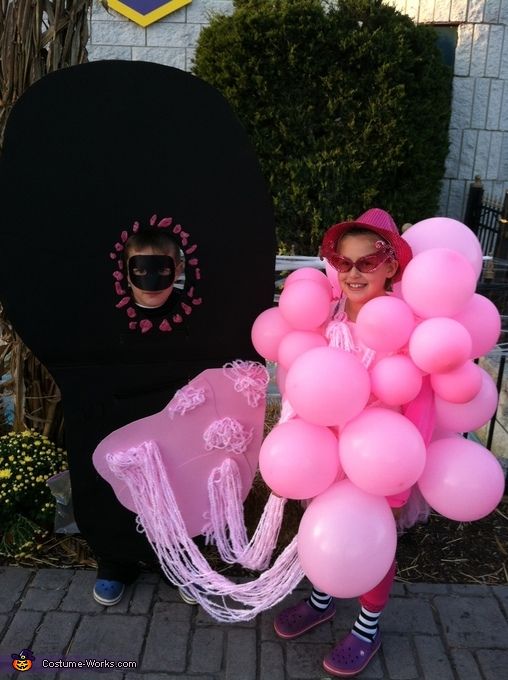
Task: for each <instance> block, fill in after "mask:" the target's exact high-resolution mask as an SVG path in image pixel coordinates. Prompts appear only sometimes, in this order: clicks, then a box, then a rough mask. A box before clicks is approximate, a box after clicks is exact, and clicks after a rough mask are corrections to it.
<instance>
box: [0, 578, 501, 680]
mask: <svg viewBox="0 0 508 680" xmlns="http://www.w3.org/2000/svg"><path fill="white" fill-rule="evenodd" d="M94 579H95V572H93V571H74V570H63V569H41V570H39V571H34V570H31V569H24V568H20V567H3V568H0V677H1V678H4V677H5V678H19V677H23V678H26V680H36V679H37V678H40V679H41V680H53V679H54V678H55V679H58V680H80V679H81V678H83V679H86V680H88V679H89V678H91V680H93V679H94V678H97V679H98V680H141V679H142V680H183V679H185V678H188V679H189V680H190V679H192V680H311V679H312V680H320V679H321V678H327V677H329V676H328V675H327V674H326V672H325V671H324V670H323V669H322V667H321V660H322V658H323V656H324V655H325V653H326V652H327V651H328V649H329V648H330V647H331V646H332V645H333V644H334V643H335V641H336V640H337V639H338V638H339V637H340V636H341V635H342V634H344V633H345V632H346V631H347V630H348V629H349V627H350V625H351V624H352V622H353V620H354V618H355V615H356V612H357V604H356V602H355V601H354V600H342V601H340V602H339V603H338V605H339V606H338V611H337V615H336V617H335V620H334V621H333V622H328V623H326V624H324V625H323V626H321V627H320V628H318V629H315V630H314V631H311V632H310V633H308V634H307V635H305V636H304V637H302V638H299V639H298V640H295V641H293V642H284V641H283V640H280V639H278V638H277V636H276V635H275V633H274V632H273V628H272V619H273V614H274V611H278V609H279V608H282V607H285V606H287V605H288V604H290V603H292V602H294V601H296V600H298V599H299V598H301V597H303V596H304V595H306V594H307V593H308V587H307V585H306V584H305V583H303V584H302V585H301V588H298V589H297V590H295V592H294V593H292V595H291V596H289V597H288V598H287V600H286V601H285V602H284V603H283V604H281V605H279V606H278V608H277V609H276V610H275V609H274V610H272V611H270V612H264V613H263V614H262V615H260V616H258V617H257V619H255V620H254V621H251V622H248V623H243V624H236V625H229V624H219V623H217V622H215V621H214V620H212V619H211V618H210V617H209V616H208V615H207V614H205V612H203V610H202V609H200V608H199V607H195V606H194V607H193V606H189V605H186V604H184V603H183V602H182V601H181V600H180V598H179V596H178V593H177V591H176V590H174V589H172V588H170V587H169V586H168V585H167V584H166V583H164V581H163V580H162V579H161V578H160V576H159V575H157V574H153V573H145V574H142V576H141V577H140V578H139V579H138V581H137V582H136V583H135V584H133V585H132V586H131V587H130V588H129V589H128V592H127V594H126V596H125V597H124V599H123V600H122V602H120V604H118V605H116V606H114V607H109V608H106V607H102V606H100V605H98V604H96V603H95V602H94V600H93V599H92V596H91V591H92V587H93V583H94ZM381 629H382V632H383V646H382V649H381V652H380V653H379V654H378V655H377V657H376V658H375V659H374V660H373V661H372V663H371V664H370V665H369V666H368V668H367V669H365V671H364V672H363V673H362V674H361V675H360V676H358V677H360V678H365V679H367V678H368V679H369V680H416V679H418V680H505V679H506V678H508V586H493V587H489V586H475V585H468V586H460V585H432V584H425V583H423V584H405V583H404V584H403V583H400V582H397V583H396V584H395V587H394V591H393V596H392V598H391V601H390V604H389V606H388V608H387V609H386V611H385V612H384V613H383V616H382V619H381ZM23 649H29V650H31V651H32V653H33V655H34V657H35V660H34V662H33V666H32V668H31V669H30V670H28V671H24V672H19V671H15V670H14V669H13V668H12V665H11V664H12V659H11V654H19V653H20V652H21V650H23ZM69 662H72V663H73V664H78V663H81V668H71V667H69V666H65V663H67V664H68V663H69ZM117 662H120V663H121V664H122V667H121V668H120V667H118V665H117V666H116V667H114V666H112V665H111V664H113V663H117ZM42 666H45V668H44V669H43V668H42Z"/></svg>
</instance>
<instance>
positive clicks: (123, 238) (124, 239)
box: [120, 231, 129, 243]
mask: <svg viewBox="0 0 508 680" xmlns="http://www.w3.org/2000/svg"><path fill="white" fill-rule="evenodd" d="M120 238H121V240H122V242H123V243H125V241H127V239H128V238H129V234H128V233H127V232H126V231H122V233H121V234H120Z"/></svg>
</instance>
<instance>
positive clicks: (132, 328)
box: [129, 321, 138, 331]
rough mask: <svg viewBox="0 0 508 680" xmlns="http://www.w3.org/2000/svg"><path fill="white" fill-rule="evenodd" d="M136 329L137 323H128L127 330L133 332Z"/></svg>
mask: <svg viewBox="0 0 508 680" xmlns="http://www.w3.org/2000/svg"><path fill="white" fill-rule="evenodd" d="M137 327H138V322H137V321H130V322H129V329H130V330H131V331H135V330H136V328H137Z"/></svg>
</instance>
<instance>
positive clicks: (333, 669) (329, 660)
mask: <svg viewBox="0 0 508 680" xmlns="http://www.w3.org/2000/svg"><path fill="white" fill-rule="evenodd" d="M380 647H381V633H380V632H379V630H378V632H377V634H376V637H375V638H374V641H373V642H366V641H365V640H361V639H360V638H359V637H357V636H356V635H354V634H353V633H349V634H348V635H346V637H345V638H344V639H343V640H341V641H340V642H339V644H338V645H336V646H335V647H334V648H333V649H332V651H331V652H329V654H327V655H326V656H325V658H324V660H323V668H324V669H325V671H326V672H327V673H330V675H336V676H338V677H340V678H350V677H352V676H353V675H358V673H361V672H362V671H363V669H364V668H365V667H366V666H367V665H368V664H369V662H370V660H371V659H372V657H373V656H374V655H375V654H376V653H377V651H378V649H379V648H380Z"/></svg>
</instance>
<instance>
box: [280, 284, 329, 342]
mask: <svg viewBox="0 0 508 680" xmlns="http://www.w3.org/2000/svg"><path fill="white" fill-rule="evenodd" d="M279 309H280V313H281V314H282V316H283V317H284V318H285V319H286V321H287V322H288V323H289V324H290V325H291V326H292V327H293V328H294V329H295V328H296V329H297V330H302V331H311V330H315V329H316V328H318V327H319V326H321V324H322V323H324V322H325V321H326V319H327V318H328V315H329V313H330V293H329V292H328V291H327V290H325V288H324V287H323V286H322V285H321V284H320V283H318V282H317V281H312V280H311V279H299V280H297V281H295V282H294V283H292V284H291V285H289V286H287V287H284V290H283V291H282V293H281V295H280V298H279Z"/></svg>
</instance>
